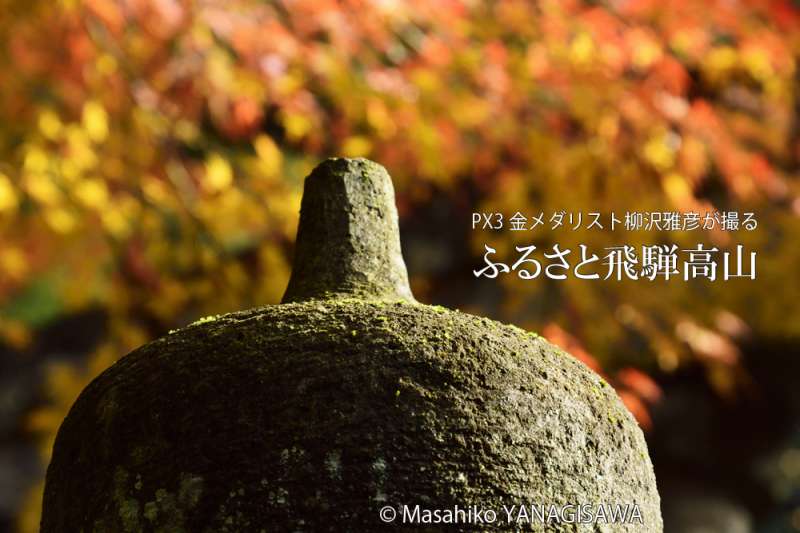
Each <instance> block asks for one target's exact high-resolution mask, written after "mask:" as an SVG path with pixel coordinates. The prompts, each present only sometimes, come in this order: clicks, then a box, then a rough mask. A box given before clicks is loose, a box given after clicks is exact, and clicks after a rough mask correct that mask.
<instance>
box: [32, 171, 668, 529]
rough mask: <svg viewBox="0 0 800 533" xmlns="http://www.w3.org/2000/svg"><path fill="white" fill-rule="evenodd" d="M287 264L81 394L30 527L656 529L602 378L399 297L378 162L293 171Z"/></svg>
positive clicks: (509, 331) (505, 334)
mask: <svg viewBox="0 0 800 533" xmlns="http://www.w3.org/2000/svg"><path fill="white" fill-rule="evenodd" d="M292 276H293V277H292V280H291V281H290V283H289V288H288V289H287V293H286V296H285V297H284V303H282V304H280V305H272V306H266V307H263V308H259V309H254V310H250V311H244V312H238V313H232V314H228V315H224V316H221V317H216V318H211V319H204V320H201V321H198V322H197V323H195V324H193V325H190V326H189V327H187V328H184V329H182V330H179V331H177V332H174V333H172V334H170V335H168V336H165V337H163V338H161V339H158V340H156V341H154V342H151V343H149V344H147V345H145V346H143V347H141V348H139V349H137V350H135V351H134V352H132V353H130V354H129V355H127V356H125V357H123V358H122V359H120V360H119V361H118V362H117V363H116V364H114V365H113V366H112V367H111V368H109V369H108V370H107V371H105V372H104V373H103V374H102V375H100V376H99V377H98V378H97V379H95V380H94V381H93V382H92V383H91V384H90V385H89V386H88V387H87V388H86V390H84V391H83V393H82V394H81V395H80V397H79V398H78V400H77V401H76V403H75V405H74V406H73V408H72V409H71V411H70V413H69V415H68V416H67V418H66V419H65V421H64V423H63V425H62V427H61V429H60V431H59V433H58V437H57V439H56V442H55V447H54V450H53V457H52V461H51V464H50V466H49V469H48V472H47V480H46V487H45V498H44V509H43V518H42V529H41V530H42V531H43V532H44V533H55V532H58V533H62V532H72V531H74V532H78V531H83V532H87V533H88V532H140V531H157V532H195V531H196V532H207V531H215V532H216V531H236V532H249V531H253V532H259V531H265V532H275V531H354V532H369V531H381V530H383V529H384V528H385V526H386V524H385V521H386V519H387V518H392V517H394V519H393V520H392V522H393V525H394V526H397V525H402V526H403V527H402V529H407V530H409V531H442V530H448V531H449V530H460V531H476V530H496V531H518V530H523V529H524V530H534V531H646V532H660V531H662V525H661V516H660V510H659V497H658V493H657V491H656V484H655V478H654V475H653V470H652V466H651V464H650V459H649V457H648V454H647V448H646V444H645V441H644V438H643V436H642V432H641V430H640V429H639V427H638V425H637V424H636V422H635V420H634V419H633V418H632V416H631V415H630V413H629V412H628V411H627V410H626V409H625V407H624V406H623V404H622V403H621V401H620V400H619V398H618V397H617V395H616V394H615V392H614V391H613V389H612V388H611V387H610V386H608V385H607V384H606V383H605V382H604V381H603V380H602V379H601V378H600V377H599V376H598V375H596V374H595V373H593V372H592V371H591V370H589V369H588V368H587V367H586V366H585V365H583V364H582V363H580V362H579V361H577V360H575V359H574V358H573V357H571V356H569V355H568V354H566V353H564V352H563V351H561V350H560V349H558V348H556V347H554V346H553V345H551V344H549V343H548V342H546V341H545V340H544V339H542V338H541V337H538V336H536V335H535V334H530V333H526V332H525V331H523V330H521V329H519V328H516V327H514V326H507V325H502V324H499V323H497V322H494V321H491V320H488V319H486V318H480V317H476V316H472V315H468V314H465V313H461V312H457V311H450V310H447V309H444V308H441V307H434V306H427V305H422V304H419V303H417V302H415V301H414V299H413V296H411V292H410V290H409V289H408V281H407V275H406V273H405V267H404V266H403V264H402V258H401V256H400V247H399V237H398V232H397V214H396V211H395V208H394V201H393V193H392V189H391V181H390V180H389V177H388V175H387V174H386V172H385V171H384V170H383V168H382V167H380V166H378V165H376V164H374V163H372V162H369V161H366V160H346V159H334V160H328V161H326V162H325V163H323V164H322V165H320V166H319V167H318V168H317V169H315V171H314V172H313V173H312V174H311V176H310V177H309V178H308V179H307V181H306V190H305V195H304V199H303V206H302V211H301V224H300V230H299V233H298V243H297V250H296V259H295V267H294V270H293V275H292ZM520 506H523V508H524V509H526V514H525V516H527V517H528V522H529V523H524V522H525V518H524V516H523V517H522V518H520V516H521V515H519V512H520V509H519V508H520ZM532 506H539V507H536V508H535V509H536V510H540V511H542V513H547V514H549V519H548V520H546V521H545V522H537V518H539V517H538V516H537V515H536V514H535V513H532V512H531V510H532ZM602 506H610V507H613V506H616V508H617V510H619V509H620V508H622V509H624V511H623V512H625V513H626V516H627V519H628V522H629V523H627V524H622V523H606V522H607V520H604V521H600V520H599V517H598V516H597V513H598V509H599V508H600V507H602ZM387 507H390V508H391V509H392V511H393V512H394V514H392V511H387V510H386V508H387ZM458 509H461V510H462V511H463V513H464V514H463V515H457V516H456V521H458V518H462V519H463V520H462V521H461V522H458V523H456V524H451V523H448V522H443V521H442V519H443V517H444V518H445V519H446V517H447V516H450V517H451V519H452V515H447V514H446V513H447V511H448V510H449V511H455V510H458ZM553 509H556V510H559V512H560V515H559V516H557V517H554V516H553V515H552V512H553ZM564 509H571V511H568V512H566V513H565V512H564ZM605 509H606V510H608V508H605ZM481 510H482V514H481V515H480V516H478V517H477V519H482V520H483V522H479V521H478V522H476V516H475V512H477V511H481ZM488 510H492V511H494V512H495V513H496V517H495V520H494V521H492V522H491V523H487V522H486V518H487V515H486V512H487V511H488ZM426 511H430V512H433V511H439V515H438V517H439V521H438V522H436V521H435V520H436V517H435V515H433V514H430V515H426ZM467 512H471V513H472V514H467ZM509 512H510V513H511V514H509ZM415 513H416V514H415ZM443 513H445V514H443ZM581 513H583V514H584V516H583V518H586V516H587V515H586V513H592V514H593V515H594V518H595V519H594V520H593V522H595V523H591V524H588V523H586V524H582V523H577V522H578V520H577V519H574V520H570V517H573V518H574V517H576V515H580V514H581ZM512 515H513V517H514V518H515V519H516V520H515V521H513V522H511V523H509V520H508V519H509V517H510V516H512ZM426 516H427V517H428V520H429V521H427V522H426V521H425V518H426ZM407 518H408V519H410V520H411V521H410V522H408V521H406V519H407ZM518 520H522V522H520V521H518ZM465 521H466V522H465Z"/></svg>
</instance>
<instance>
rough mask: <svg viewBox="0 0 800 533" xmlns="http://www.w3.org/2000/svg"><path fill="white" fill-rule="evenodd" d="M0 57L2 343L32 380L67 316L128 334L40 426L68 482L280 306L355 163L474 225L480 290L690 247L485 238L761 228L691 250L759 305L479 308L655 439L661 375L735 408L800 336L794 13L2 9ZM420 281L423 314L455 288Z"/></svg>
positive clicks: (420, 202) (699, 296) (684, 8)
mask: <svg viewBox="0 0 800 533" xmlns="http://www.w3.org/2000/svg"><path fill="white" fill-rule="evenodd" d="M0 42H2V43H3V46H2V47H0V102H2V104H0V337H1V338H2V341H3V343H4V344H6V345H8V346H10V347H11V348H13V349H14V350H17V351H20V352H24V350H25V348H26V346H27V345H28V344H29V343H30V342H31V340H32V339H34V338H35V337H36V335H37V331H39V330H40V328H42V327H43V326H45V325H46V324H47V323H49V322H50V321H52V320H54V319H56V318H58V317H59V316H63V315H68V314H71V313H77V312H80V311H81V310H83V309H87V308H100V309H102V310H103V312H104V313H105V314H106V315H107V317H108V322H107V327H106V329H105V331H104V332H103V338H102V342H100V343H99V345H98V346H97V347H96V349H95V350H94V351H93V353H90V354H86V364H85V365H81V366H78V367H76V366H73V365H69V364H60V365H53V366H52V368H50V370H49V374H48V375H49V381H48V383H47V385H46V387H45V390H46V391H47V394H48V395H49V402H48V403H47V404H46V405H45V406H43V407H41V408H39V409H37V410H36V411H35V412H34V413H32V414H31V416H30V420H29V424H30V429H31V430H32V431H34V432H35V433H36V434H38V435H39V436H40V443H41V451H42V457H43V460H44V461H45V462H46V460H47V456H48V453H49V450H50V447H51V445H52V439H53V437H54V434H55V431H56V429H57V427H58V425H59V424H60V422H61V420H62V418H63V416H64V415H65V413H66V411H67V409H68V408H69V406H70V405H71V403H72V402H73V400H74V398H75V397H76V395H77V394H78V392H79V391H80V390H81V389H82V388H83V386H85V384H86V383H88V381H89V380H90V379H91V378H92V377H93V376H95V375H96V374H97V373H98V372H100V371H102V370H103V369H104V368H106V367H107V366H108V365H109V364H111V363H112V362H113V361H114V360H115V359H117V358H118V357H120V356H121V355H123V354H125V353H126V352H128V351H129V350H131V349H133V348H135V347H136V346H138V345H140V344H142V343H143V342H145V341H147V340H149V339H151V338H153V337H154V336H157V335H160V334H163V333H165V332H166V331H168V330H169V329H171V328H175V327H179V326H182V325H185V324H186V323H188V322H190V321H192V320H193V319H195V318H197V317H199V316H202V315H206V314H212V313H220V312H227V311H232V310H235V309H241V308H246V307H251V306H255V305H260V304H265V303H274V302H277V301H278V300H279V298H280V296H281V294H282V292H283V289H284V287H285V284H286V281H287V278H288V271H289V268H290V264H291V252H292V241H293V238H294V231H295V228H296V222H297V215H298V209H299V198H300V193H301V192H302V179H303V177H304V176H305V175H306V174H307V173H308V172H309V170H310V169H311V168H312V167H313V166H314V165H315V164H316V163H317V162H318V161H319V160H320V159H321V158H323V157H326V156H329V155H350V156H366V157H370V158H372V159H374V160H377V161H379V162H380V163H382V164H383V165H385V166H386V167H387V168H388V169H389V171H390V173H391V174H392V176H393V177H394V178H395V184H396V187H397V191H398V202H399V207H400V211H401V217H403V218H404V219H405V217H412V216H413V214H414V212H415V210H416V209H419V208H420V206H424V205H426V203H427V202H429V201H431V198H434V197H442V196H444V197H447V198H450V199H452V202H453V204H454V205H457V206H462V207H461V212H462V215H463V217H462V218H461V219H460V220H459V219H454V220H451V221H450V222H451V224H453V225H454V226H459V227H460V228H462V230H463V235H464V238H469V239H471V244H470V246H471V253H472V257H473V258H474V262H473V263H471V264H461V265H457V268H459V269H461V270H463V271H464V272H466V273H467V274H469V273H470V272H471V269H472V268H473V267H474V266H475V265H477V264H479V263H480V256H481V254H482V252H483V244H484V243H486V242H489V243H491V244H492V246H495V247H496V248H497V249H498V254H499V255H500V256H504V257H510V253H509V252H510V250H513V246H515V245H519V244H530V243H531V242H534V243H537V244H542V245H546V244H548V243H549V244H552V243H553V242H554V241H555V242H558V243H559V244H560V245H561V246H562V247H577V244H578V243H585V244H590V245H592V246H593V247H595V248H602V247H604V246H612V245H619V244H622V243H623V242H621V241H623V240H624V243H625V244H631V245H640V244H645V243H646V244H652V243H653V241H654V239H663V238H665V237H664V236H663V235H659V234H656V235H654V234H647V233H636V232H633V233H627V234H624V235H623V234H620V233H619V232H616V233H612V232H610V231H594V232H580V231H579V232H563V233H559V234H548V233H545V232H539V233H534V234H531V233H526V232H502V233H492V232H480V231H475V232H470V231H469V227H468V225H469V221H470V218H469V215H470V213H471V211H473V210H476V211H477V210H481V211H490V210H491V211H501V212H505V213H508V214H509V215H510V214H512V213H513V212H515V211H520V210H521V211H523V212H524V211H525V210H526V209H527V210H528V211H531V210H532V208H535V209H536V212H538V211H540V210H544V211H557V210H561V209H566V210H568V211H574V212H577V211H583V212H588V211H603V212H610V211H615V212H617V213H624V212H625V211H628V210H634V209H635V210H642V211H646V210H654V211H658V210H677V211H692V210H694V211H706V210H715V209H719V210H741V211H752V212H754V213H756V215H757V216H758V221H759V228H758V230H757V231H753V232H747V233H744V232H738V233H725V232H720V231H712V232H705V233H700V234H698V233H691V234H689V233H673V234H670V235H669V236H668V237H669V239H670V242H675V243H677V244H679V245H682V246H683V245H686V246H688V245H695V244H696V243H697V242H698V240H701V241H703V242H708V243H710V244H713V245H715V246H718V247H721V248H724V249H727V248H728V247H730V246H732V245H736V244H745V245H746V246H747V248H748V249H751V250H756V251H758V253H759V256H758V279H757V281H755V282H754V281H751V280H739V281H729V282H725V283H708V282H704V283H703V282H698V283H692V282H683V281H682V280H679V279H678V280H671V281H669V282H660V283H659V282H653V283H649V284H645V285H644V286H643V285H642V283H640V282H639V283H626V282H610V281H609V282H587V281H585V280H578V279H568V280H565V281H561V282H554V281H551V280H544V279H541V280H537V281H536V282H525V281H524V280H519V279H516V278H515V277H513V276H509V277H507V278H504V279H503V280H502V281H500V280H494V281H492V282H491V283H492V284H494V285H499V286H500V289H502V292H501V297H500V303H499V305H498V306H494V305H493V306H491V307H490V306H486V307H485V308H481V305H482V304H481V300H480V299H474V301H470V300H469V299H464V301H463V307H464V308H465V309H467V310H472V311H476V312H480V313H484V314H486V313H489V314H492V315H493V316H494V317H496V318H500V319H504V320H512V321H515V322H517V323H520V324H522V325H524V326H526V327H530V328H532V329H536V330H542V331H543V332H544V333H545V335H546V336H548V337H549V338H550V339H551V340H553V341H554V342H556V343H559V344H561V345H562V346H564V347H566V348H568V349H569V350H570V351H571V352H573V353H575V354H576V355H577V356H579V357H581V358H582V359H584V360H585V361H587V362H588V363H589V364H592V365H594V366H595V368H597V369H598V370H603V369H605V371H606V372H607V374H608V375H609V379H611V380H612V382H613V383H614V384H615V386H617V388H618V390H619V391H620V394H621V396H622V397H623V398H624V399H625V401H626V403H627V404H628V406H629V407H630V408H631V409H632V411H634V413H636V414H637V416H638V417H639V419H640V421H642V423H643V424H647V421H648V419H647V416H648V415H647V407H646V405H647V404H650V403H652V402H654V401H656V400H657V399H658V397H659V395H660V394H661V393H660V391H659V389H658V387H657V385H656V384H655V383H654V382H653V381H652V380H651V379H650V378H649V377H648V376H647V374H648V373H652V372H655V371H658V372H670V371H673V370H675V369H677V368H679V367H680V366H681V365H684V364H686V363H688V362H693V364H697V363H698V362H699V363H700V364H702V365H703V366H704V367H705V368H706V370H707V375H708V379H709V380H710V382H711V383H712V385H713V386H714V387H715V388H716V389H717V390H718V391H719V392H720V393H721V394H735V392H736V390H737V387H738V386H739V385H741V384H742V383H743V382H744V381H745V377H744V376H743V375H742V372H740V371H739V370H738V367H737V361H738V358H739V354H738V349H737V347H736V342H737V340H738V339H740V338H741V337H742V336H743V335H746V334H747V332H749V331H757V332H758V333H759V335H763V336H771V337H779V338H797V337H798V335H800V311H799V310H798V306H797V305H796V303H797V299H798V296H799V295H800V291H798V276H797V265H798V264H799V263H798V258H800V247H798V246H796V245H794V244H792V243H796V242H797V241H798V239H799V238H800V225H799V224H798V216H799V215H800V199H798V192H800V189H799V188H798V179H797V175H798V171H799V170H800V95H798V94H797V90H798V87H797V77H798V65H797V58H798V57H800V10H798V7H797V5H796V4H794V3H793V2H791V1H789V0H741V1H739V2H729V1H721V0H720V1H712V0H679V1H674V2H669V3H665V2H655V1H652V0H620V1H609V2H588V1H587V2H579V1H574V0H573V1H570V0H568V1H562V0H558V1H556V0H544V1H540V2H532V1H523V0H504V1H497V2H488V1H487V2H482V1H477V0H470V1H456V0H408V1H404V2H401V1H397V0H381V1H378V0H375V1H367V0H361V1H359V0H349V1H348V0H342V1H338V2H337V1H332V0H286V1H274V2H264V1H255V0H228V1H226V2H222V1H214V0H204V1H201V0H198V1H191V0H26V1H21V0H2V1H0ZM411 274H412V276H413V283H414V285H415V287H416V290H417V293H418V296H419V297H421V299H423V300H426V299H430V298H431V297H434V296H435V294H436V292H435V290H434V289H433V288H432V287H435V286H436V284H437V283H442V282H443V281H442V280H440V279H439V280H437V279H435V276H428V275H427V274H426V273H425V272H414V271H412V272H411ZM474 283H475V284H478V281H475V282H474ZM480 283H489V282H488V281H485V280H483V281H481V282H480ZM567 332H569V333H567ZM37 506H38V496H36V495H34V496H32V497H31V504H30V505H29V509H27V510H26V512H25V513H23V515H22V518H21V524H22V525H21V529H22V530H23V531H35V530H36V529H37V513H38V509H37Z"/></svg>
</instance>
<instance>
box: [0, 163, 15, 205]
mask: <svg viewBox="0 0 800 533" xmlns="http://www.w3.org/2000/svg"><path fill="white" fill-rule="evenodd" d="M17 204H18V200H17V193H16V191H15V190H14V186H13V185H12V184H11V180H10V179H8V176H6V175H5V174H3V173H2V172H0V213H2V212H3V211H12V210H14V209H16V208H17Z"/></svg>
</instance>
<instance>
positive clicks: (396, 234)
mask: <svg viewBox="0 0 800 533" xmlns="http://www.w3.org/2000/svg"><path fill="white" fill-rule="evenodd" d="M348 297H350V298H361V299H364V300H406V301H409V302H414V301H415V300H414V296H413V295H412V294H411V289H410V287H409V285H408V273H407V271H406V265H405V263H404V262H403V256H402V254H401V251H400V231H399V228H398V224H397V208H396V207H395V204H394V189H393V187H392V180H391V178H390V177H389V174H388V173H387V172H386V169H385V168H383V167H382V166H381V165H379V164H377V163H374V162H372V161H369V160H367V159H360V158H359V159H347V158H333V159H328V160H326V161H324V162H322V163H321V164H320V165H319V166H317V168H315V169H314V170H313V171H312V172H311V174H310V175H309V176H308V177H307V178H306V181H305V185H304V190H303V201H302V204H301V206H300V226H299V228H298V230H297V244H296V247H295V257H294V266H293V267H292V276H291V279H290V280H289V285H288V287H287V288H286V293H285V294H284V295H283V300H282V302H283V303H288V302H299V301H303V300H312V299H328V298H348Z"/></svg>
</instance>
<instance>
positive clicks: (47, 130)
mask: <svg viewBox="0 0 800 533" xmlns="http://www.w3.org/2000/svg"><path fill="white" fill-rule="evenodd" d="M63 126H64V125H63V124H62V123H61V119H60V118H58V115H57V114H56V113H55V112H54V111H52V110H50V109H45V110H44V111H42V112H41V113H40V114H39V131H41V132H42V135H44V136H45V137H47V138H48V139H50V140H51V141H56V140H58V139H59V138H60V137H61V131H62V129H63Z"/></svg>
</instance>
